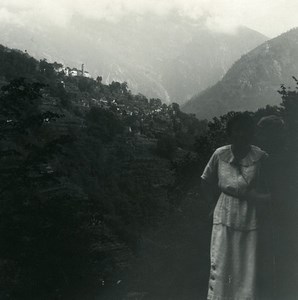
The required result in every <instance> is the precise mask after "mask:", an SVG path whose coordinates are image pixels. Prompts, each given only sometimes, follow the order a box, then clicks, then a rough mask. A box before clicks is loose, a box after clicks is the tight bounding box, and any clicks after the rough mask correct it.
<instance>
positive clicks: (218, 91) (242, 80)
mask: <svg viewBox="0 0 298 300" xmlns="http://www.w3.org/2000/svg"><path fill="white" fill-rule="evenodd" d="M296 74H298V29H297V28H295V29H292V30H290V31H288V32H286V33H284V34H282V35H280V36H278V37H276V38H274V39H272V40H270V41H267V42H265V43H264V44H262V45H261V46H259V47H257V48H256V49H254V50H252V51H251V52H249V53H248V54H246V55H243V56H242V57H241V59H239V60H238V61H237V62H236V63H235V64H234V65H233V66H232V67H231V69H230V70H229V71H228V72H227V74H226V75H225V76H224V77H223V79H222V80H221V81H219V82H218V83H217V84H215V85H214V86H213V87H211V88H209V89H207V90H205V91H204V92H202V93H200V94H198V95H197V96H194V97H193V98H192V99H191V100H190V101H189V102H187V103H186V104H185V105H184V106H183V107H182V110H183V111H185V112H192V113H195V114H196V115H197V116H198V117H199V118H211V117H213V116H219V115H221V114H223V113H226V112H228V111H230V110H256V109H258V108H260V107H263V106H265V105H267V104H269V105H276V104H278V103H279V101H280V98H279V95H278V93H277V92H276V91H277V90H278V89H279V88H280V85H281V84H285V85H286V86H288V85H293V80H292V76H295V75H296Z"/></svg>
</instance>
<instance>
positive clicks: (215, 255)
mask: <svg viewBox="0 0 298 300" xmlns="http://www.w3.org/2000/svg"><path fill="white" fill-rule="evenodd" d="M266 158H267V154H266V153H265V152H264V151H262V150H261V149H260V148H258V147H256V146H251V149H250V151H249V153H248V154H247V156H246V157H244V158H243V159H241V160H239V161H236V159H235V157H234V155H233V152H232V148H231V145H227V146H223V147H220V148H218V149H217V150H216V151H215V152H214V153H213V155H212V157H211V159H210V160H209V162H208V164H207V166H206V168H205V170H204V172H203V174H202V176H201V177H202V178H203V179H204V180H206V181H207V182H208V183H210V184H211V185H213V186H214V187H218V188H219V190H220V192H221V193H220V196H219V199H218V201H217V204H216V207H215V210H214V215H213V229H212V236H211V245H210V259H211V268H210V278H209V289H208V300H256V299H259V297H258V295H257V266H258V261H257V245H258V225H259V224H258V218H257V203H256V201H254V199H250V200H247V198H245V194H246V192H247V191H248V189H250V188H252V187H255V188H258V186H259V185H260V182H261V181H262V178H261V176H260V173H261V168H262V165H263V164H262V163H263V161H264V160H265V159H266ZM261 300H262V299H261Z"/></svg>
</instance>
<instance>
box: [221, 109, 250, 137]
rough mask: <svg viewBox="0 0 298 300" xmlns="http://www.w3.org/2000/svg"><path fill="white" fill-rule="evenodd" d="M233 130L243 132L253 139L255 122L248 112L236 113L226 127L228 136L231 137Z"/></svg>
mask: <svg viewBox="0 0 298 300" xmlns="http://www.w3.org/2000/svg"><path fill="white" fill-rule="evenodd" d="M233 128H237V129H241V130H243V131H244V132H245V133H246V134H247V136H249V137H253V135H254V133H255V124H254V120H253V118H252V117H251V116H250V115H249V113H247V112H244V113H236V114H235V115H234V116H233V117H232V118H231V119H229V120H228V122H227V126H226V133H227V135H228V136H231V134H232V130H233Z"/></svg>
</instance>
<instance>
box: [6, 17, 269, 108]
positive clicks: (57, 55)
mask: <svg viewBox="0 0 298 300" xmlns="http://www.w3.org/2000/svg"><path fill="white" fill-rule="evenodd" d="M1 31H2V33H3V34H2V35H1V37H0V43H2V44H4V45H6V46H8V47H13V48H18V49H22V50H25V49H26V50H28V52H29V53H30V55H32V56H34V57H38V58H44V57H45V58H47V59H48V60H49V61H54V60H56V61H59V62H63V63H64V64H66V65H69V66H77V67H80V65H81V64H82V63H84V64H85V67H86V69H87V70H88V71H89V72H90V73H91V74H92V75H93V76H97V75H102V76H103V81H104V82H105V83H110V82H112V81H113V80H114V81H120V82H123V81H127V82H128V85H129V88H130V89H131V90H132V92H133V93H138V92H140V93H142V94H144V95H146V96H147V97H158V98H161V99H163V101H166V102H169V101H172V102H178V103H180V104H181V103H183V102H185V101H186V100H187V99H189V98H190V97H191V96H192V95H194V94H195V93H198V92H200V91H202V90H204V89H205V88H207V87H209V86H212V85H213V84H214V83H216V82H217V81H218V80H220V79H221V78H222V76H223V75H224V74H225V73H226V71H227V70H228V69H229V67H230V66H231V65H232V63H233V62H234V61H235V60H237V59H239V58H240V56H241V55H242V54H244V53H247V52H248V51H250V50H251V49H253V48H255V47H256V46H257V45H260V44H261V43H262V42H264V41H265V40H266V39H267V38H266V37H265V36H263V35H262V34H260V33H258V32H255V31H253V30H250V29H248V28H239V29H238V30H236V31H235V32H234V33H223V32H214V31H211V30H210V29H208V28H206V26H205V25H204V24H203V22H201V21H194V20H191V19H188V18H185V17H182V16H180V15H178V14H175V13H173V14H170V15H168V16H163V17H161V16H156V15H149V14H148V15H142V16H135V15H130V16H127V17H124V18H123V19H121V20H119V21H118V22H108V21H104V20H101V21H94V20H90V19H86V18H85V19H84V18H83V17H79V16H73V18H72V21H71V24H69V26H67V27H65V28H63V29H61V28H58V27H55V26H54V25H51V26H48V27H44V28H27V27H23V26H13V25H11V24H10V25H4V24H2V25H1Z"/></svg>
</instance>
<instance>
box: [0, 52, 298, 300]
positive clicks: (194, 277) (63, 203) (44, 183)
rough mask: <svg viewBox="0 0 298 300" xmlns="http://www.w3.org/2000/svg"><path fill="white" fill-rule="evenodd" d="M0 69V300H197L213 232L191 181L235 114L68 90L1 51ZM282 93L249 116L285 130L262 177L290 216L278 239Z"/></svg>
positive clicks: (88, 85)
mask: <svg viewBox="0 0 298 300" xmlns="http://www.w3.org/2000/svg"><path fill="white" fill-rule="evenodd" d="M0 57H1V61H3V62H4V61H7V59H8V58H9V62H10V63H5V64H3V65H2V66H3V67H1V69H0V76H1V86H2V88H1V93H0V116H1V119H0V121H1V127H0V135H1V159H0V168H1V175H0V176H1V183H0V192H1V199H2V200H1V208H0V215H1V217H0V231H1V234H0V244H1V245H2V246H1V247H0V278H1V281H0V285H1V289H0V290H1V293H2V294H1V296H0V297H2V298H3V299H68V298H69V299H93V298H92V297H95V295H97V296H100V297H101V298H102V299H125V297H128V296H129V295H133V293H135V294H134V295H136V294H137V293H139V297H141V296H142V295H143V296H145V295H147V298H148V299H192V298H194V297H195V296H197V295H199V296H201V297H204V296H205V291H206V287H207V279H208V271H209V263H208V259H209V249H208V247H209V246H208V245H209V239H210V228H211V227H210V217H209V213H210V211H209V205H208V204H207V203H204V201H203V200H202V199H201V197H200V191H199V178H200V174H201V172H202V170H203V167H204V166H205V164H206V162H207V160H208V159H209V157H210V155H211V153H212V151H214V149H215V148H217V147H219V146H221V145H223V144H225V143H228V141H227V137H226V135H225V130H224V128H225V124H226V122H227V120H228V119H229V118H230V117H231V116H232V115H233V114H234V113H235V112H230V113H228V114H226V115H224V116H221V117H220V118H214V119H213V120H212V121H211V122H208V123H207V121H205V120H203V121H199V120H198V119H196V118H195V116H194V115H191V114H185V113H183V112H181V111H180V108H179V105H178V104H175V103H173V104H170V105H166V104H162V102H161V100H160V99H147V98H146V97H145V96H143V95H133V94H131V92H130V91H129V87H128V86H127V84H126V83H119V82H112V83H111V84H109V85H106V84H103V83H102V80H96V81H95V80H93V79H90V78H83V77H67V76H65V75H64V74H63V73H58V72H57V71H55V65H54V64H50V63H48V62H47V61H45V60H41V61H40V62H37V61H36V60H34V59H33V58H31V57H29V56H28V55H27V54H23V53H20V52H17V51H12V50H9V49H6V48H4V47H2V48H1V49H0ZM56 64H57V63H56ZM20 75H21V76H22V77H23V78H20ZM280 93H281V96H282V103H281V106H279V107H266V108H264V109H260V110H259V111H257V112H255V113H251V114H252V116H253V117H254V118H255V120H256V122H257V121H258V120H259V119H260V118H261V117H263V116H266V115H270V114H276V115H279V116H281V117H282V118H283V119H284V122H285V124H286V126H285V130H284V131H282V132H280V135H282V136H283V137H284V138H283V139H281V140H282V141H283V142H282V143H279V146H280V151H281V152H283V151H285V152H286V156H284V157H285V159H284V160H282V161H279V162H276V164H275V165H278V166H279V167H280V168H284V169H282V171H283V173H282V176H276V177H275V178H273V180H276V181H278V182H280V186H281V189H280V190H279V191H276V194H277V195H278V193H280V194H283V195H286V201H287V207H288V210H285V211H284V212H285V213H287V214H289V216H292V217H291V218H288V219H287V220H290V221H288V223H287V224H284V223H283V224H281V223H279V226H280V228H282V229H281V232H282V230H285V231H286V230H287V229H288V228H289V227H291V226H294V225H295V224H297V221H296V220H295V218H294V213H293V212H295V211H296V205H297V204H296V203H295V201H294V200H295V197H294V195H296V194H297V192H298V191H297V187H298V184H297V180H298V178H297V174H298V173H297V170H298V169H297V168H298V165H297V164H296V162H297V161H298V157H297V153H298V152H297V150H298V149H297V147H298V142H297V136H296V134H295V133H296V132H297V129H298V128H297V115H298V111H297V110H298V99H297V98H298V96H297V91H296V90H294V91H291V90H287V89H285V88H284V87H282V88H281V91H280ZM258 142H259V141H258V140H257V141H256V143H258ZM275 150H276V147H275ZM270 151H273V150H272V149H270V147H269V148H268V152H270ZM288 166H290V167H289V168H288ZM278 172H280V170H278ZM278 172H277V171H276V172H275V174H277V173H278ZM281 177H282V179H283V180H281ZM288 187H290V189H289V188H288ZM281 191H282V192H281ZM286 191H287V192H286ZM278 197H279V195H278V196H277V198H278ZM293 238H294V237H293ZM281 251H285V249H281ZM291 251H292V252H291V254H292V255H294V254H295V253H297V252H296V249H294V248H293V249H292V250H291ZM283 253H285V252H283ZM297 270H298V267H297ZM157 278H158V280H157ZM284 286H285V285H284ZM285 289H286V288H285ZM2 298H1V299H2Z"/></svg>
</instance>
